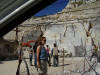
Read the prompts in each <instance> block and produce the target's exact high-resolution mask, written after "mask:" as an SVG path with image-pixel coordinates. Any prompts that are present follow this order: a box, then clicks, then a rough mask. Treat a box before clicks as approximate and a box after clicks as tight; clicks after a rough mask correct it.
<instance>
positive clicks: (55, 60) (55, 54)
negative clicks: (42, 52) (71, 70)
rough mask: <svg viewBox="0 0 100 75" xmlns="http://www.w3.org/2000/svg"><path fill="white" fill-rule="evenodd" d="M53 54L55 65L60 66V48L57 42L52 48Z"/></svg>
mask: <svg viewBox="0 0 100 75" xmlns="http://www.w3.org/2000/svg"><path fill="white" fill-rule="evenodd" d="M52 55H53V65H54V66H55V67H56V66H58V48H57V45H56V43H54V48H53V49H52Z"/></svg>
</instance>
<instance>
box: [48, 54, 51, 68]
mask: <svg viewBox="0 0 100 75" xmlns="http://www.w3.org/2000/svg"><path fill="white" fill-rule="evenodd" d="M48 64H49V66H50V65H51V57H50V54H48Z"/></svg>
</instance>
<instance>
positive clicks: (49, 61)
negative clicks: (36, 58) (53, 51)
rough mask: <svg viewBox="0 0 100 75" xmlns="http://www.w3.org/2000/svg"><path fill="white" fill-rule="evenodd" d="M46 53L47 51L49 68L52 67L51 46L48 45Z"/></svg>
mask: <svg viewBox="0 0 100 75" xmlns="http://www.w3.org/2000/svg"><path fill="white" fill-rule="evenodd" d="M46 51H47V55H48V64H49V66H51V60H50V59H51V58H50V53H49V52H50V48H49V45H46Z"/></svg>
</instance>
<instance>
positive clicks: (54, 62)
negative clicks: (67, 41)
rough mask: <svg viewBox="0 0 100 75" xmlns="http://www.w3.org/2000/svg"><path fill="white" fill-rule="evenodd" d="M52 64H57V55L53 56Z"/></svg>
mask: <svg viewBox="0 0 100 75" xmlns="http://www.w3.org/2000/svg"><path fill="white" fill-rule="evenodd" d="M53 64H54V66H58V55H55V56H53Z"/></svg>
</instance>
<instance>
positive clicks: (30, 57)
mask: <svg viewBox="0 0 100 75" xmlns="http://www.w3.org/2000/svg"><path fill="white" fill-rule="evenodd" d="M32 57H33V56H32V54H30V55H29V60H30V65H32Z"/></svg>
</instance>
